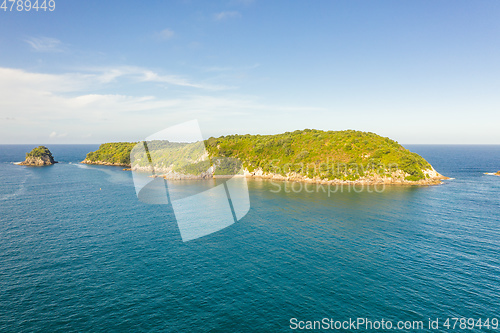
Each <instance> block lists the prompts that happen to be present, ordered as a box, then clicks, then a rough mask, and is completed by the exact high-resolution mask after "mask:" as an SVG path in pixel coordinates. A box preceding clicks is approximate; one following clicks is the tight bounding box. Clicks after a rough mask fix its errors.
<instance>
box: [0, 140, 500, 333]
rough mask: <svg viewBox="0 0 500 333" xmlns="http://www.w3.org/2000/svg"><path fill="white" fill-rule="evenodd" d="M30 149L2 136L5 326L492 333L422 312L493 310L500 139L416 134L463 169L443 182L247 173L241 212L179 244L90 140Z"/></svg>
mask: <svg viewBox="0 0 500 333" xmlns="http://www.w3.org/2000/svg"><path fill="white" fill-rule="evenodd" d="M32 148H33V146H22V145H16V146H0V331H1V332H141V331H160V332H290V331H294V330H292V329H291V328H290V319H291V318H296V319H297V321H299V320H302V321H308V320H309V321H314V320H317V321H319V320H322V319H323V318H332V319H334V320H341V321H342V320H348V319H349V318H354V319H356V318H358V317H362V318H368V319H370V320H373V321H376V320H381V319H384V320H391V321H393V322H394V323H396V322H397V321H399V320H402V321H423V322H424V323H425V327H424V329H423V330H412V329H409V330H395V329H393V330H392V331H407V332H414V331H428V332H438V331H441V332H442V331H449V332H451V331H463V332H486V331H492V332H493V331H497V332H498V331H499V329H496V330H493V329H490V330H488V329H487V328H481V329H479V328H478V327H474V328H472V329H466V330H458V329H457V330H451V329H450V330H446V329H443V328H442V326H441V327H440V329H439V330H429V329H428V327H427V325H428V324H427V323H428V320H429V318H431V319H435V318H440V320H441V322H440V323H442V322H443V321H444V320H445V319H446V318H450V317H459V318H475V319H476V320H477V319H479V318H482V319H483V320H485V319H486V318H490V320H491V318H499V317H500V177H496V176H490V175H484V174H483V173H484V172H496V171H498V170H500V146H423V145H415V146H408V148H410V150H412V151H414V152H417V153H419V154H421V155H422V156H423V157H425V158H426V159H427V160H428V161H429V162H430V163H431V164H432V165H433V166H434V167H435V168H436V170H438V171H439V172H441V173H442V174H444V175H446V176H449V177H453V178H455V179H452V180H449V181H446V183H445V184H444V185H440V186H431V187H402V186H395V187H388V188H386V189H385V190H384V191H383V192H381V193H376V192H375V193H370V192H368V191H361V192H360V193H358V192H355V191H351V192H349V191H347V190H345V191H343V192H340V191H337V192H336V193H330V195H328V193H324V192H321V191H320V192H319V193H316V192H313V193H308V192H305V191H302V192H300V193H294V192H293V191H290V193H286V192H280V193H273V192H271V190H274V189H275V186H272V184H270V182H269V181H250V182H249V189H250V200H251V208H250V211H249V213H248V214H247V215H246V216H245V217H244V218H243V219H241V220H240V221H239V222H237V223H236V224H234V225H232V226H230V227H228V228H226V229H223V230H222V231H220V232H217V233H214V234H211V235H209V236H206V237H203V238H200V239H197V240H193V241H190V242H186V243H183V242H182V240H181V237H180V234H179V230H178V229H177V224H176V221H175V217H174V214H173V212H172V210H171V209H170V208H169V206H161V205H160V206H158V205H146V204H143V203H141V202H139V201H138V200H137V197H136V195H135V191H134V186H133V183H132V178H131V174H130V172H126V171H122V170H121V168H115V167H99V166H85V165H80V164H78V162H79V161H81V160H83V159H84V157H85V154H86V153H87V152H89V151H91V150H95V149H96V148H97V146H95V145H90V146H83V145H72V146H65V145H53V146H49V148H50V149H51V151H52V153H53V154H54V156H55V157H56V159H57V160H59V161H60V162H61V163H59V164H56V165H54V166H50V167H44V168H33V167H23V166H18V165H14V164H13V163H12V162H16V161H21V160H23V157H24V153H25V152H27V151H29V150H31V149H32ZM193 186H196V185H193ZM295 189H297V187H295ZM457 328H458V327H457ZM295 331H298V330H295ZM344 331H352V330H344ZM359 331H367V330H366V329H360V330H359ZM374 331H375V330H374ZM378 331H383V330H378Z"/></svg>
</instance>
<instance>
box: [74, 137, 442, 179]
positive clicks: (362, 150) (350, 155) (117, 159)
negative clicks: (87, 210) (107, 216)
mask: <svg viewBox="0 0 500 333" xmlns="http://www.w3.org/2000/svg"><path fill="white" fill-rule="evenodd" d="M82 163H86V164H100V165H116V166H126V167H127V168H130V169H131V170H132V171H147V172H154V176H157V177H158V176H161V177H164V178H167V179H183V178H199V179H205V178H212V177H214V178H216V177H227V176H231V175H235V174H240V175H242V176H246V177H255V178H267V179H278V180H291V181H306V182H316V183H362V184H409V185H434V184H441V183H442V180H443V179H449V178H447V177H445V176H443V175H441V174H439V173H438V172H437V171H436V170H435V169H434V168H433V167H432V165H430V164H429V162H427V161H426V160H425V159H424V158H423V157H421V156H420V155H418V154H416V153H413V152H410V151H409V150H408V149H406V148H404V147H403V146H401V145H400V144H399V143H397V142H396V141H394V140H391V139H389V138H386V137H382V136H379V135H377V134H375V133H371V132H362V131H355V130H345V131H321V130H314V129H305V130H297V131H294V132H286V133H282V134H276V135H250V134H246V135H227V136H221V137H218V138H215V137H211V138H209V139H207V140H204V141H200V142H194V143H179V142H168V141H159V140H155V141H147V142H133V143H130V142H116V143H106V144H102V145H101V146H100V147H99V149H98V150H97V151H95V152H90V153H89V154H87V157H86V158H85V160H84V161H82Z"/></svg>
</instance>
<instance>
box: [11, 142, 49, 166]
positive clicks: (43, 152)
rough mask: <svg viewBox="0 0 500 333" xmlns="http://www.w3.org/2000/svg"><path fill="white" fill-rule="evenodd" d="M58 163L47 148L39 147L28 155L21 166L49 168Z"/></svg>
mask: <svg viewBox="0 0 500 333" xmlns="http://www.w3.org/2000/svg"><path fill="white" fill-rule="evenodd" d="M55 163H57V162H56V161H55V160H54V156H52V153H51V152H50V150H49V149H48V148H47V147H45V146H38V147H36V148H34V149H33V150H31V151H30V152H29V153H26V159H25V160H24V162H21V163H19V165H26V166H48V165H53V164H55Z"/></svg>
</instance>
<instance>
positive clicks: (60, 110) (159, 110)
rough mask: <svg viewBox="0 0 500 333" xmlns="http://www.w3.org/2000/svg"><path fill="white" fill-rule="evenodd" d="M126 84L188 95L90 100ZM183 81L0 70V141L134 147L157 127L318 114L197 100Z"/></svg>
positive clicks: (125, 73) (124, 70) (138, 71)
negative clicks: (171, 87)
mask: <svg viewBox="0 0 500 333" xmlns="http://www.w3.org/2000/svg"><path fill="white" fill-rule="evenodd" d="M130 78H132V82H133V84H135V87H137V88H139V90H141V88H143V85H145V84H147V83H146V82H169V83H172V82H174V83H176V84H178V85H181V86H184V87H186V88H185V89H187V91H192V92H196V93H195V94H193V93H191V94H187V93H185V94H182V95H178V94H177V95H175V96H168V97H165V96H153V95H131V94H127V93H123V92H122V91H117V92H111V93H106V94H104V93H101V94H99V93H95V91H96V90H97V91H99V90H100V89H101V88H102V90H104V89H108V90H109V89H110V88H113V87H117V86H118V87H120V86H121V84H119V85H116V84H115V81H117V82H118V83H122V81H123V80H127V79H130ZM183 80H185V79H183V78H179V77H175V76H174V77H171V76H165V75H159V74H157V73H155V72H153V71H149V70H146V69H143V68H137V67H120V68H107V69H101V70H100V71H98V70H95V69H94V71H92V72H90V73H89V71H86V72H77V73H66V74H44V73H32V72H28V71H24V70H20V69H11V68H0V119H8V118H12V117H15V119H16V120H15V121H9V122H7V121H4V122H1V121H0V142H11V143H22V142H36V141H40V142H43V140H45V139H46V138H47V135H48V136H49V138H50V139H51V140H53V141H54V142H61V143H70V142H81V140H82V139H83V138H87V139H88V138H89V137H88V134H89V133H92V134H93V135H92V140H93V141H96V142H99V141H109V140H139V139H141V135H145V136H147V135H149V134H150V133H153V132H155V131H157V130H158V128H159V127H161V128H163V127H166V126H170V125H172V124H175V123H176V122H182V121H185V120H186V119H187V120H190V119H195V118H197V119H199V120H200V121H202V122H204V123H205V124H206V123H207V122H212V125H213V126H215V127H219V126H223V125H221V124H224V123H227V122H228V121H229V122H231V121H233V122H234V124H237V125H239V126H243V127H244V125H245V124H246V121H248V120H251V121H257V122H259V123H260V122H261V121H262V120H261V118H260V117H259V116H255V114H256V113H261V114H262V113H264V114H270V113H271V112H270V111H273V112H272V113H273V114H275V115H280V116H289V115H290V113H292V112H298V113H301V112H307V113H310V112H311V111H315V110H316V111H317V110H320V109H317V108H316V109H315V108H302V107H283V106H279V105H266V104H262V103H260V102H259V101H258V100H257V99H256V98H254V97H248V96H237V95H234V94H233V95H230V96H213V95H212V94H211V95H210V96H207V95H203V94H201V93H200V92H203V90H201V89H196V90H192V89H191V88H192V87H193V86H197V84H192V83H190V82H189V81H183ZM134 90H135V89H132V91H134ZM27 97H29V98H27ZM245 119H246V120H245ZM226 126H228V128H233V127H234V126H233V125H226ZM161 128H160V129H161ZM244 130H245V129H244V128H243V129H242V131H244ZM48 133H49V134H48ZM225 134H227V133H225Z"/></svg>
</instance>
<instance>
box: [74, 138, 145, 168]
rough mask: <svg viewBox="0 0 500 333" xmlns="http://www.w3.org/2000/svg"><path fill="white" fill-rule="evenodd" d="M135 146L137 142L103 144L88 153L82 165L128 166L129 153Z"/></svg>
mask: <svg viewBox="0 0 500 333" xmlns="http://www.w3.org/2000/svg"><path fill="white" fill-rule="evenodd" d="M136 144H137V142H113V143H103V144H102V145H100V146H99V149H98V150H96V151H94V152H90V153H88V154H87V157H86V158H85V160H84V161H83V163H87V164H107V165H119V166H129V165H130V151H131V150H132V148H134V146H135V145H136Z"/></svg>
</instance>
